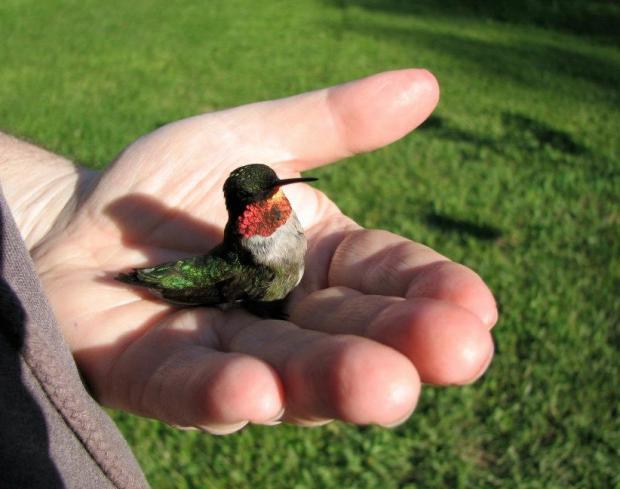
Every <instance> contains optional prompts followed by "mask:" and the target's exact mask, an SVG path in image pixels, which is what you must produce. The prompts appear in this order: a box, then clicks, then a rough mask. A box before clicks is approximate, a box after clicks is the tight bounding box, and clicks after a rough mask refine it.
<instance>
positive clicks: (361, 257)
mask: <svg viewBox="0 0 620 489" xmlns="http://www.w3.org/2000/svg"><path fill="white" fill-rule="evenodd" d="M328 266H329V268H328V283H329V285H330V286H345V287H348V288H351V289H356V290H359V291H361V292H364V293H366V294H377V295H386V296H397V297H407V298H422V297H425V298H429V299H439V300H441V301H446V302H450V303H453V304H456V305H458V306H461V307H463V308H465V309H467V310H469V311H471V312H472V313H474V314H475V315H476V316H478V318H480V320H481V321H482V322H483V323H484V324H486V325H487V326H489V327H491V326H493V325H494V324H495V322H496V321H497V307H496V305H495V299H494V298H493V295H492V294H491V291H490V290H489V288H488V287H487V286H486V285H485V283H484V282H483V281H482V279H481V278H480V277H479V276H478V275H477V274H476V273H475V272H473V271H472V270H470V269H469V268H467V267H465V266H463V265H459V264H457V263H454V262H451V261H449V260H448V259H447V258H445V257H444V256H442V255H440V254H439V253H437V252H436V251H434V250H432V249H430V248H428V247H426V246H424V245H421V244H419V243H414V242H412V241H409V240H407V239H405V238H403V237H401V236H397V235H395V234H392V233H388V232H387V231H367V230H360V231H356V232H351V233H349V234H348V235H347V236H346V237H344V238H343V239H342V240H341V241H340V242H339V243H338V244H337V246H336V247H335V249H334V252H333V255H332V257H331V261H330V263H329V265H328Z"/></svg>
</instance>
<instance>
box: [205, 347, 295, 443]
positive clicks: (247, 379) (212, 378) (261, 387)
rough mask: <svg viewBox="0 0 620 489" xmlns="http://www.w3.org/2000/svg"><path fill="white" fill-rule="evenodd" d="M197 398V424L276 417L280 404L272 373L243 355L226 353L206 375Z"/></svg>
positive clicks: (256, 421)
mask: <svg viewBox="0 0 620 489" xmlns="http://www.w3.org/2000/svg"><path fill="white" fill-rule="evenodd" d="M200 397H201V399H200V403H201V405H202V418H203V419H202V421H201V422H200V423H199V424H200V425H201V426H209V425H211V426H226V425H229V424H230V425H236V424H240V423H243V422H247V421H250V422H254V423H262V422H264V421H268V420H272V419H274V418H275V417H276V416H278V414H279V413H280V412H281V411H282V408H283V405H284V401H283V397H284V396H283V392H282V387H281V385H280V382H279V380H278V376H277V374H276V372H275V371H274V370H273V369H272V368H271V367H270V366H269V365H267V364H266V363H265V362H263V361H261V360H258V359H256V358H253V357H250V356H248V355H243V354H230V358H229V359H228V361H227V362H222V364H221V365H220V367H219V368H218V369H217V370H216V371H214V372H210V373H209V374H208V375H206V376H205V377H204V378H203V379H202V386H201V395H200ZM209 431H210V430H209Z"/></svg>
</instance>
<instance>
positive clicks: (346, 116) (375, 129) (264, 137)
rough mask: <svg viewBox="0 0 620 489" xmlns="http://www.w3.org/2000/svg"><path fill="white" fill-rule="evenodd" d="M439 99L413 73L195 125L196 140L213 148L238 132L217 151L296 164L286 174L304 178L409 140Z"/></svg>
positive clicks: (431, 83) (432, 84) (422, 73)
mask: <svg viewBox="0 0 620 489" xmlns="http://www.w3.org/2000/svg"><path fill="white" fill-rule="evenodd" d="M438 99H439V88H438V85H437V80H436V79H435V77H434V76H433V75H432V74H431V73H429V72H428V71H426V70H421V69H406V70H398V71H389V72H384V73H379V74H376V75H372V76H369V77H366V78H362V79H360V80H356V81H352V82H349V83H345V84H342V85H338V86H335V87H331V88H326V89H322V90H317V91H314V92H309V93H305V94H301V95H297V96H293V97H288V98H284V99H280V100H274V101H270V102H262V103H257V104H251V105H246V106H242V107H239V108H236V109H231V110H227V111H222V112H218V113H213V114H205V115H203V116H198V117H195V118H192V119H190V120H189V121H191V125H192V126H193V127H194V128H196V130H195V131H191V132H192V133H194V134H195V133H200V132H201V131H204V132H205V135H206V136H208V137H205V136H204V135H203V140H204V144H207V145H210V144H211V143H210V142H209V141H210V140H211V139H212V136H213V133H214V131H219V132H224V131H225V132H227V133H228V135H229V136H230V134H229V131H230V129H231V128H233V129H234V132H235V137H234V140H233V141H231V138H230V137H227V138H221V139H220V140H219V141H218V144H220V145H222V144H227V143H228V142H230V143H232V146H231V148H230V151H229V153H230V152H232V154H235V155H236V157H237V160H238V157H239V156H241V155H239V152H240V151H243V153H244V155H245V156H246V159H247V155H248V153H249V154H251V156H252V158H253V161H256V159H257V158H258V159H263V160H264V161H267V162H278V161H286V162H291V161H294V162H295V163H294V164H293V165H292V166H291V165H290V164H289V163H287V165H286V166H287V168H288V169H291V170H295V171H302V170H307V169H309V168H312V167H315V166H318V165H322V164H325V163H327V162H331V161H335V160H338V159H341V158H345V157H347V156H351V155H352V154H355V153H360V152H364V151H370V150H373V149H376V148H379V147H381V146H385V145H386V144H389V143H391V142H393V141H395V140H397V139H399V138H401V137H403V136H405V135H406V134H407V133H409V132H410V131H412V130H413V129H414V128H415V127H417V126H418V125H419V124H420V123H422V121H424V120H425V119H426V118H427V117H428V116H429V114H430V113H431V112H432V111H433V109H434V108H435V106H436V105H437V101H438ZM185 129H186V131H187V128H185ZM241 148H243V149H241ZM248 148H250V149H251V151H250V152H248ZM203 154H204V153H203ZM244 161H245V160H244Z"/></svg>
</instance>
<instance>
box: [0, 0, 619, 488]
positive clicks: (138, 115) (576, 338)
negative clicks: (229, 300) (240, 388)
mask: <svg viewBox="0 0 620 489" xmlns="http://www.w3.org/2000/svg"><path fill="white" fill-rule="evenodd" d="M0 38H1V39H2V41H1V43H0V128H2V129H3V130H5V131H7V132H10V133H13V134H15V135H18V136H21V137H25V138H28V139H30V140H33V141H35V142H37V143H39V144H42V145H44V146H46V147H48V148H50V149H51V150H53V151H55V152H58V153H61V154H64V155H66V156H69V157H71V158H74V159H75V160H76V161H79V162H82V163H84V164H86V165H88V166H91V167H96V168H101V167H104V166H105V165H106V164H107V163H108V162H109V161H111V160H112V159H113V157H114V156H115V154H117V153H118V152H119V151H120V150H121V149H122V148H123V146H125V145H126V144H128V143H130V142H131V141H132V140H134V139H135V138H136V137H138V136H140V135H141V134H143V133H145V132H148V131H150V130H152V129H154V128H155V127H158V126H159V125H161V124H163V123H165V122H167V121H170V120H174V119H178V118H181V117H185V116H189V115H192V114H195V113H197V112H203V111H211V110H217V109H220V108H224V107H229V106H234V105H239V104H243V103H246V102H251V101H256V100H264V99H270V98H276V97H282V96H286V95H290V94H295V93H298V92H301V91H305V90H310V89H315V88H320V87H323V86H327V85H330V84H335V83H339V82H343V81H346V80H349V79H352V78H356V77H361V76H364V75H367V74H371V73H374V72H378V71H383V70H388V69H394V68H400V67H411V66H419V67H426V68H428V69H430V70H431V71H432V72H433V73H434V74H435V75H436V76H437V77H438V79H439V82H440V84H441V88H442V99H441V102H440V105H439V107H438V109H437V111H436V112H435V114H434V115H433V116H432V117H431V118H430V119H429V120H428V121H427V122H426V123H425V124H424V125H423V126H422V127H421V128H420V129H418V130H417V131H416V132H415V133H414V134H412V135H410V136H408V137H406V138H405V139H403V140H402V141H400V142H398V143H396V144H394V145H392V146H390V147H389V148H386V149H383V150H380V151H377V152H375V153H372V154H369V155H362V156H358V157H355V158H353V159H352V160H349V161H347V162H344V163H341V164H340V165H333V166H331V167H329V168H325V169H322V170H319V171H316V172H313V174H315V173H316V174H318V176H320V177H321V180H320V182H319V184H318V185H319V186H320V187H321V188H322V189H323V190H324V191H325V192H327V193H328V194H329V195H330V196H331V197H332V198H333V199H334V200H335V201H336V202H337V203H338V204H339V205H340V207H341V208H342V209H343V210H344V211H346V212H348V213H349V214H351V215H352V216H353V217H354V218H356V219H357V220H359V221H360V222H361V223H362V224H364V225H366V226H371V227H382V228H387V229H390V230H392V231H394V232H397V233H401V234H403V235H405V236H408V237H410V238H412V239H415V240H418V241H421V242H424V243H426V244H428V245H430V246H433V247H435V248H436V249H438V250H439V251H440V252H442V253H444V254H446V255H448V256H450V257H451V258H453V259H455V260H458V261H461V262H463V263H465V264H467V265H468V266H470V267H472V268H474V269H475V270H477V271H478V272H479V273H480V274H481V275H482V277H483V278H484V279H485V280H486V281H487V282H488V283H489V285H490V286H491V288H492V289H493V290H494V292H495V294H496V296H497V299H498V302H499V306H500V310H501V318H500V322H499V324H498V326H497V328H496V330H495V339H496V345H497V357H496V359H495V361H494V363H493V364H492V365H491V367H490V370H489V372H488V373H487V374H486V376H485V377H483V378H482V379H481V380H480V381H478V382H477V383H475V384H474V385H471V386H468V387H465V388H447V389H439V388H427V389H426V390H425V391H424V392H423V395H422V398H421V401H420V405H419V409H418V411H417V412H416V414H415V415H414V416H413V417H412V418H411V419H410V421H409V422H407V423H406V424H405V425H403V426H401V427H399V428H397V429H394V430H385V429H379V428H376V427H355V426H349V425H345V424H342V423H334V424H331V425H329V426H326V427H323V428H318V429H313V430H308V429H301V428H297V427H291V426H280V427H275V428H264V427H249V428H248V429H245V430H244V431H242V432H241V433H238V434H235V435H232V436H228V437H225V438H218V437H212V436H209V435H205V434H202V433H187V432H179V431H176V430H174V429H171V428H169V427H167V426H164V425H162V424H159V423H157V422H155V421H151V420H145V419H139V418H135V417H131V416H129V415H126V414H122V413H113V416H114V418H115V420H116V421H117V423H118V425H119V427H120V428H121V430H122V431H123V433H124V434H125V436H126V437H127V438H128V440H129V442H130V444H131V446H132V447H133V450H134V452H135V453H136V455H137V457H138V459H139V461H140V463H141V464H142V467H143V468H144V470H145V472H146V475H147V477H148V479H149V481H150V482H151V484H152V485H153V487H155V488H203V487H204V488H227V487H235V488H250V487H252V488H295V489H302V488H315V487H317V488H318V487H320V488H349V487H351V488H353V487H355V488H357V487H359V488H378V487H381V488H382V489H389V488H409V489H411V488H428V487H433V488H434V487H472V488H480V487H502V488H504V487H520V488H521V487H523V488H566V487H578V488H585V487H592V488H607V487H620V476H619V475H618V460H619V459H620V457H619V456H620V453H619V452H620V429H619V421H618V406H619V403H620V375H619V374H620V361H619V356H618V353H619V352H618V350H619V346H620V328H619V326H620V323H619V318H620V299H619V295H620V205H619V204H620V198H619V197H618V194H619V193H620V161H619V157H620V49H619V44H620V4H618V2H616V1H613V0H607V1H604V0H595V1H589V2H588V1H582V0H579V1H578V0H572V1H570V0H566V1H559V0H554V1H550V2H543V1H534V0H524V1H521V2H519V1H516V0H501V1H497V2H484V1H482V0H479V1H474V0H466V1H456V0H446V1H443V2H439V1H437V2H432V1H417V2H414V1H404V0H403V1H397V0H360V1H352V0H333V1H331V0H300V1H296V2H286V1H282V0H256V1H253V2H249V1H242V0H229V1H223V0H219V1H211V2H196V1H189V0H183V1H175V2H164V1H160V0H158V1H146V0H136V1H133V2H120V1H117V0H114V1H109V2H98V1H95V0H86V1H77V0H63V1H52V0H45V1H42V0H36V1H35V0H3V1H2V2H1V3H0Z"/></svg>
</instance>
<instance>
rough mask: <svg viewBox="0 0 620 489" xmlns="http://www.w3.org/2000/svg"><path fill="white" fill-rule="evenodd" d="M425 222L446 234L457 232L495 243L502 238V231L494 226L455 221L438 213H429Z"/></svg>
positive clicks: (461, 220)
mask: <svg viewBox="0 0 620 489" xmlns="http://www.w3.org/2000/svg"><path fill="white" fill-rule="evenodd" d="M424 220H425V221H426V224H427V225H428V226H430V227H433V228H437V229H439V230H441V231H444V232H455V233H458V234H461V235H468V236H472V237H474V238H477V239H479V240H481V241H495V240H497V239H499V238H500V237H501V236H502V231H501V230H500V229H499V228H496V227H494V226H489V225H486V224H476V223H474V222H471V221H466V220H464V219H455V218H453V217H450V216H446V215H444V214H439V213H436V212H428V213H427V214H426V215H425V218H424Z"/></svg>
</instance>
